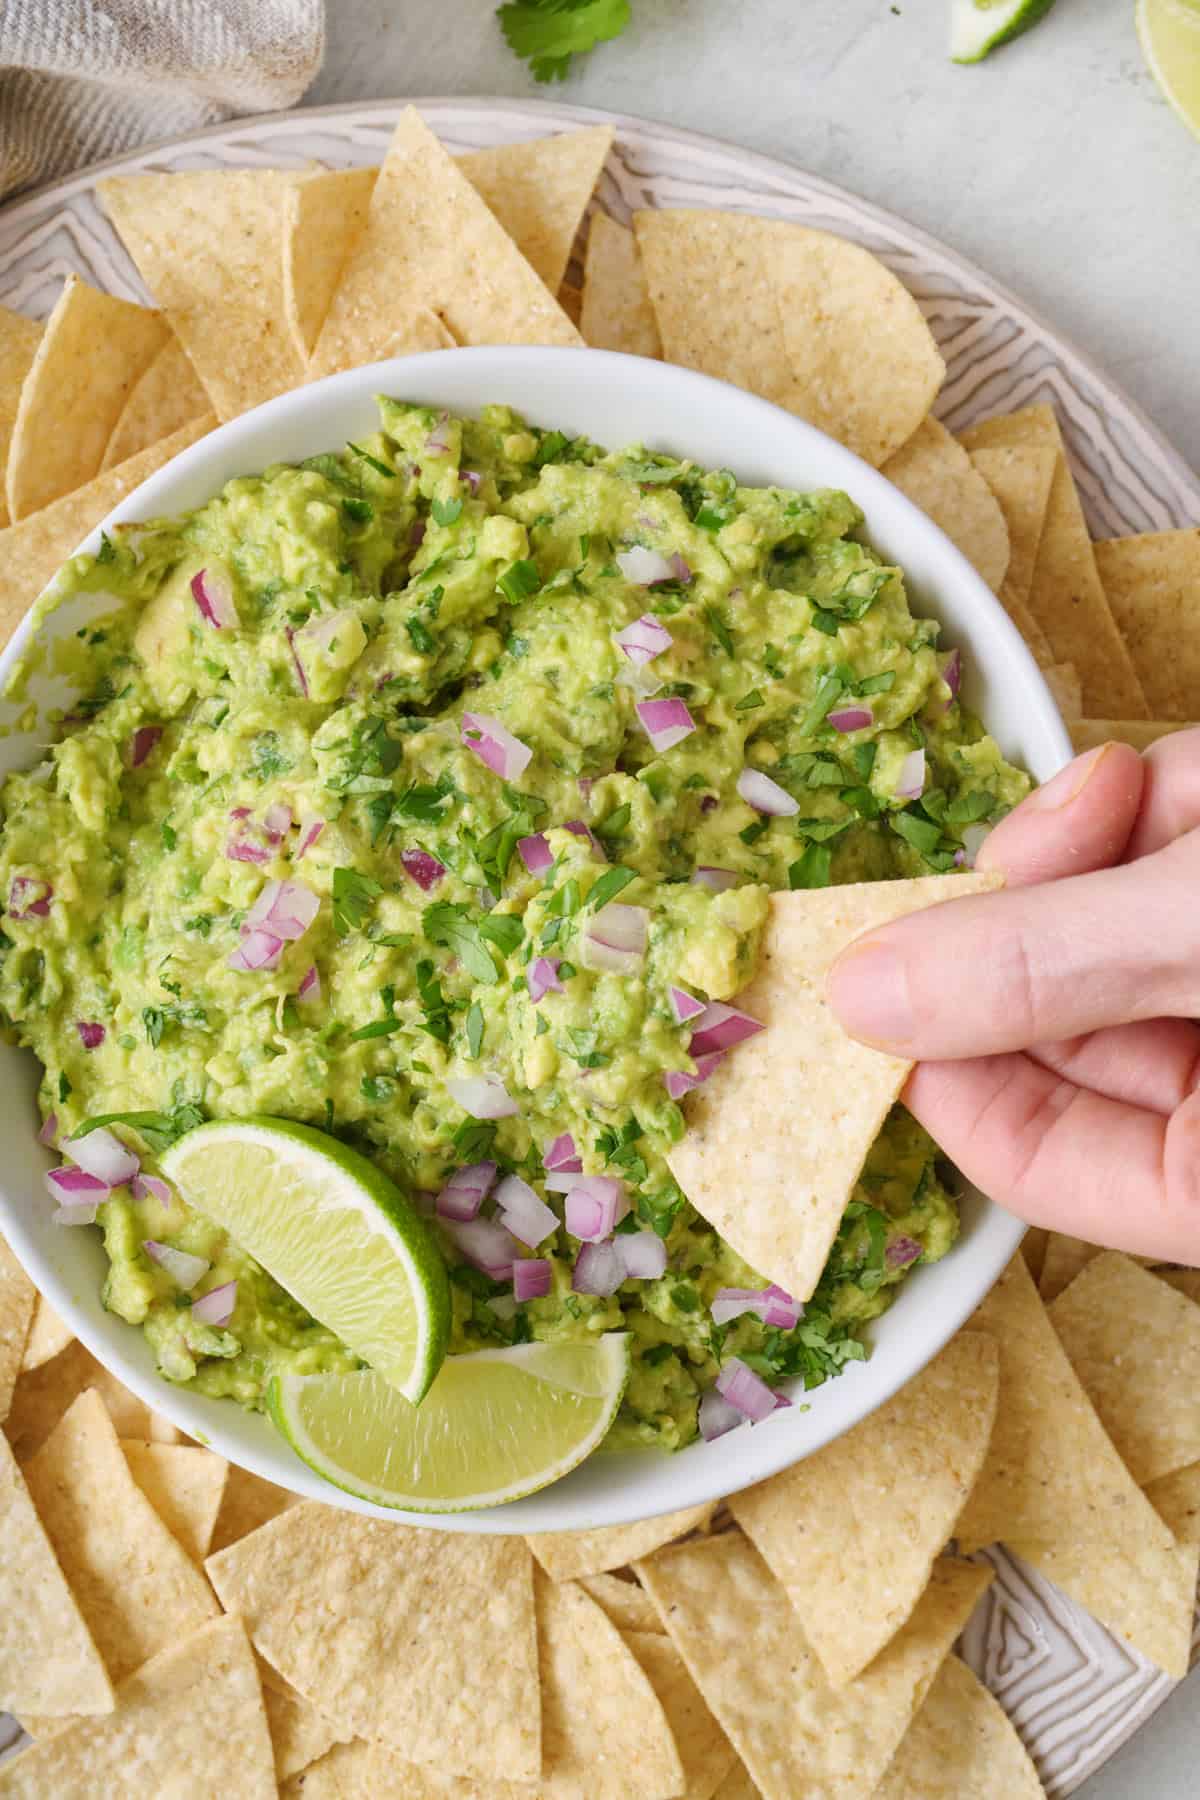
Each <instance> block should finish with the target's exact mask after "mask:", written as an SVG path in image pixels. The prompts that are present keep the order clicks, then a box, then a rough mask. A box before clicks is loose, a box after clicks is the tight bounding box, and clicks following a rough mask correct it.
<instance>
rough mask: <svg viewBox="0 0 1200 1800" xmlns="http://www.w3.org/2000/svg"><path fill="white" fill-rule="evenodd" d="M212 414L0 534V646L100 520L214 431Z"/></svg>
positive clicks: (196, 420)
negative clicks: (182, 451)
mask: <svg viewBox="0 0 1200 1800" xmlns="http://www.w3.org/2000/svg"><path fill="white" fill-rule="evenodd" d="M215 424H216V420H215V418H214V417H213V415H212V414H211V413H205V415H204V417H203V418H200V419H193V421H192V423H191V424H190V425H185V426H184V427H183V428H182V429H181V430H179V431H177V432H175V433H174V435H173V436H172V437H169V438H164V439H163V440H162V442H161V443H158V444H152V445H151V446H150V448H149V449H148V450H142V451H140V452H139V454H138V455H137V456H131V457H130V458H129V459H128V461H127V462H123V463H121V464H120V465H119V466H118V467H117V468H115V469H108V470H106V471H105V473H104V474H103V475H97V476H95V477H94V479H93V480H91V481H89V482H88V484H87V486H86V487H81V488H77V489H76V490H75V492H74V493H73V494H64V495H63V497H62V499H61V500H56V501H55V502H54V504H53V505H52V506H45V507H43V508H42V510H41V512H38V513H34V515H33V517H32V518H29V519H23V520H22V521H21V523H20V524H19V525H10V526H8V528H7V529H6V530H5V531H0V645H3V644H6V643H7V642H8V640H9V638H10V637H11V636H12V634H13V632H14V631H15V630H16V628H17V626H18V625H19V624H20V623H21V620H22V619H23V618H24V617H25V614H26V613H27V612H28V610H29V608H30V607H31V606H32V605H33V602H34V601H35V600H36V599H37V597H38V595H39V594H40V593H41V591H42V589H43V588H44V587H45V586H46V584H47V582H48V581H49V580H50V579H51V577H52V576H53V575H54V574H55V573H56V572H57V570H58V569H59V568H60V567H61V565H62V564H63V563H64V562H66V560H67V558H68V556H71V555H72V554H73V553H74V552H75V550H77V549H78V547H79V545H80V543H81V542H82V540H83V539H84V538H85V537H86V536H87V535H88V533H89V531H91V530H92V529H93V527H94V526H96V525H98V524H99V523H100V521H101V519H103V518H105V517H106V515H107V514H108V513H110V512H111V511H112V509H113V507H114V506H119V505H120V503H121V501H122V500H124V499H125V497H126V495H128V494H131V493H132V492H133V490H134V488H136V487H140V486H141V484H142V482H143V481H145V480H146V479H147V478H148V477H149V476H151V475H153V474H154V472H155V470H156V469H161V468H162V467H163V465H164V463H168V462H170V460H171V458H172V457H173V456H178V454H179V452H180V451H181V450H186V449H187V447H188V445H189V444H194V443H195V442H196V439H197V438H202V437H203V436H204V434H205V432H206V431H211V430H212V428H213V426H214V425H215Z"/></svg>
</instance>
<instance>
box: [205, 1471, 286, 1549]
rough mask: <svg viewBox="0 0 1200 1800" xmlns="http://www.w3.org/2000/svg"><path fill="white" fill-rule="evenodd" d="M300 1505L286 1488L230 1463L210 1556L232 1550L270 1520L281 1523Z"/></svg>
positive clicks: (214, 1528)
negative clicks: (278, 1519) (284, 1514)
mask: <svg viewBox="0 0 1200 1800" xmlns="http://www.w3.org/2000/svg"><path fill="white" fill-rule="evenodd" d="M299 1504H300V1500H299V1497H298V1496H297V1495H296V1494H289V1493H288V1491H287V1489H286V1488H281V1487H276V1486H275V1484H274V1482H272V1481H264V1480H263V1478H262V1476H261V1475H252V1474H251V1473H250V1471H249V1469H243V1468H239V1466H238V1464H237V1463H230V1464H229V1473H228V1474H227V1475H226V1477H225V1491H224V1493H223V1494H222V1496H221V1510H220V1512H218V1514H217V1522H216V1524H215V1526H214V1527H213V1535H212V1544H211V1546H210V1548H209V1555H210V1556H215V1555H216V1553H217V1551H218V1550H226V1549H228V1547H229V1545H230V1544H236V1543H237V1542H238V1541H239V1539H241V1538H244V1537H248V1536H249V1535H250V1533H251V1532H252V1531H257V1530H258V1528H259V1526H260V1525H265V1524H266V1523H267V1521H268V1520H269V1519H277V1518H278V1517H279V1514H280V1513H281V1512H286V1511H287V1509H288V1507H289V1506H299Z"/></svg>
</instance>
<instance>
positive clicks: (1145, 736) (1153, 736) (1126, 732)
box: [1068, 719, 1192, 754]
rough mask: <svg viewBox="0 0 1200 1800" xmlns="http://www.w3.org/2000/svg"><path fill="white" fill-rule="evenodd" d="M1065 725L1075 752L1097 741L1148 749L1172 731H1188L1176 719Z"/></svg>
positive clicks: (1074, 721)
mask: <svg viewBox="0 0 1200 1800" xmlns="http://www.w3.org/2000/svg"><path fill="white" fill-rule="evenodd" d="M1068 727H1069V730H1070V733H1071V742H1072V744H1073V745H1074V746H1075V751H1076V754H1078V753H1079V752H1080V751H1083V750H1094V749H1095V748H1096V745H1097V744H1109V743H1117V744H1128V745H1129V746H1130V747H1131V749H1134V750H1148V749H1149V748H1150V746H1151V744H1157V742H1158V740H1159V738H1162V737H1170V735H1171V733H1172V732H1173V731H1188V730H1191V729H1192V726H1191V725H1188V724H1185V723H1184V722H1183V721H1182V720H1179V719H1070V720H1068Z"/></svg>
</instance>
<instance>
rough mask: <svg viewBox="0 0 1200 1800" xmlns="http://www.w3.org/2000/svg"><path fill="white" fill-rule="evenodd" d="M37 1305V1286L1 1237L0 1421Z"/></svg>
mask: <svg viewBox="0 0 1200 1800" xmlns="http://www.w3.org/2000/svg"><path fill="white" fill-rule="evenodd" d="M36 1305H37V1289H36V1288H35V1287H34V1285H33V1283H32V1281H30V1279H29V1277H28V1275H26V1273H25V1271H24V1269H23V1268H22V1267H21V1265H20V1263H19V1262H18V1261H17V1259H16V1257H15V1256H14V1255H13V1253H12V1251H11V1250H10V1249H9V1247H8V1245H7V1244H6V1243H5V1242H4V1239H3V1238H0V1424H3V1422H4V1420H5V1419H7V1417H8V1412H9V1408H10V1407H11V1405H12V1399H13V1391H14V1389H15V1388H16V1385H17V1376H18V1375H19V1374H20V1371H21V1368H22V1366H23V1361H24V1356H25V1345H26V1342H27V1340H28V1337H29V1328H30V1323H31V1321H32V1319H33V1315H34V1307H35V1306H36Z"/></svg>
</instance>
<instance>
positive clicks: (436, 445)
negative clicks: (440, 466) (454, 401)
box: [425, 413, 450, 456]
mask: <svg viewBox="0 0 1200 1800" xmlns="http://www.w3.org/2000/svg"><path fill="white" fill-rule="evenodd" d="M449 416H450V415H449V414H448V413H440V414H439V415H438V421H437V424H436V425H435V426H434V428H433V430H432V431H431V432H430V434H429V436H428V437H427V438H426V439H425V448H426V449H427V450H428V452H429V454H430V455H431V456H445V455H446V454H447V453H448V452H449V449H450V445H449V444H448V443H447V441H446V438H445V435H444V432H445V426H446V421H447V420H448V418H449Z"/></svg>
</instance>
